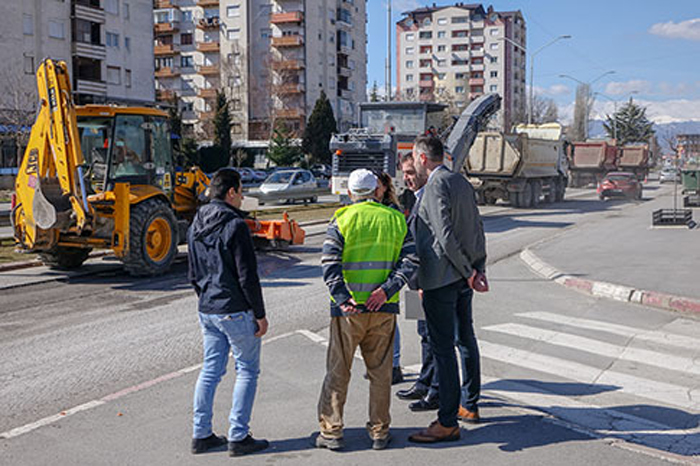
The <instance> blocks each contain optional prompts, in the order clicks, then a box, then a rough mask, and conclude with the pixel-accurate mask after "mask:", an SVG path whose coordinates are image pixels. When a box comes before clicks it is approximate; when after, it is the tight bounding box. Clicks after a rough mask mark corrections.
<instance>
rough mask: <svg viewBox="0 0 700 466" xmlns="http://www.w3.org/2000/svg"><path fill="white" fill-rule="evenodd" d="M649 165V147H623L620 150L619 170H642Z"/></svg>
mask: <svg viewBox="0 0 700 466" xmlns="http://www.w3.org/2000/svg"><path fill="white" fill-rule="evenodd" d="M648 163H649V146H647V145H646V144H644V145H635V146H624V147H623V148H622V150H621V156H620V162H619V166H620V168H637V167H639V168H644V167H646V166H647V164H648Z"/></svg>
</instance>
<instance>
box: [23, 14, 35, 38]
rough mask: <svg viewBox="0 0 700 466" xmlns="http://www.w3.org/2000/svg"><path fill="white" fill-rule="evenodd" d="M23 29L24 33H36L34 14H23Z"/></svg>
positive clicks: (29, 34)
mask: <svg viewBox="0 0 700 466" xmlns="http://www.w3.org/2000/svg"><path fill="white" fill-rule="evenodd" d="M22 29H23V30H24V35H26V36H33V35H34V17H33V16H32V15H23V16H22Z"/></svg>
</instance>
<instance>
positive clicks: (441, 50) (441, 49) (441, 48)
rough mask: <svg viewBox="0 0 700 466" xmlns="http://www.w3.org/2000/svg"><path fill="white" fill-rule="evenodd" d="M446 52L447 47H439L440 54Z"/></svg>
mask: <svg viewBox="0 0 700 466" xmlns="http://www.w3.org/2000/svg"><path fill="white" fill-rule="evenodd" d="M445 50H447V46H446V45H438V52H444V51H445Z"/></svg>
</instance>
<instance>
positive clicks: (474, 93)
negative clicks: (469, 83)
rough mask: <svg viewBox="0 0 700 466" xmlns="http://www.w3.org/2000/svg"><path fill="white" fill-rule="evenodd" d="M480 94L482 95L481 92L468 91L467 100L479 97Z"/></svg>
mask: <svg viewBox="0 0 700 466" xmlns="http://www.w3.org/2000/svg"><path fill="white" fill-rule="evenodd" d="M482 95H484V93H483V92H470V93H469V100H474V99H478V98H479V97H481V96H482Z"/></svg>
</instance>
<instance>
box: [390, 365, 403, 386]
mask: <svg viewBox="0 0 700 466" xmlns="http://www.w3.org/2000/svg"><path fill="white" fill-rule="evenodd" d="M401 382H403V372H401V367H400V366H397V367H394V368H392V369H391V384H392V385H396V384H397V383H401Z"/></svg>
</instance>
